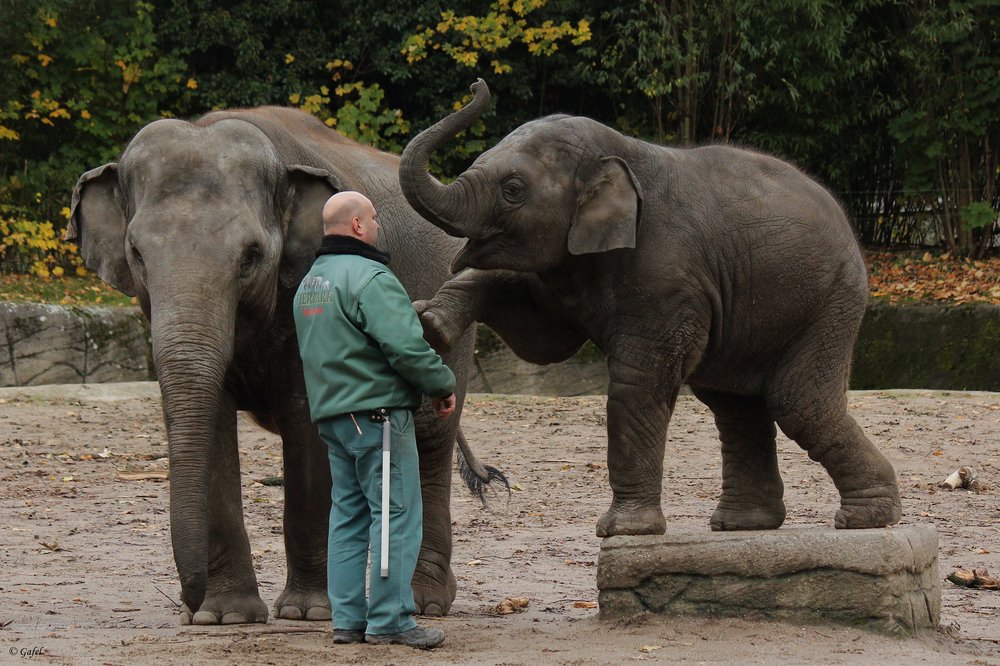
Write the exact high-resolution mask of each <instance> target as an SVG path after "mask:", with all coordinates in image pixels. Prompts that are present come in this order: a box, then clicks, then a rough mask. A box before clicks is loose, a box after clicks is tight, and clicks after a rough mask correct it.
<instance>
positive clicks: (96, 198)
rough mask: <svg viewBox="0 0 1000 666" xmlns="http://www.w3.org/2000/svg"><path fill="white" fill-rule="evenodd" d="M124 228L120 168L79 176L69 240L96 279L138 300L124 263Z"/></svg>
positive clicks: (106, 167) (109, 166)
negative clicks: (77, 247) (76, 247)
mask: <svg viewBox="0 0 1000 666" xmlns="http://www.w3.org/2000/svg"><path fill="white" fill-rule="evenodd" d="M125 224H126V222H125V214H124V213H123V212H122V207H121V204H120V203H119V201H118V165H117V164H116V163H114V162H112V163H111V164H105V165H104V166H101V167H97V168H96V169H91V170H90V171H88V172H87V173H85V174H83V175H82V176H80V179H79V180H78V181H76V187H74V188H73V198H72V199H71V201H70V213H69V224H68V225H67V226H66V240H68V241H74V242H76V244H77V245H78V246H79V248H80V256H82V257H83V261H84V263H86V264H87V268H89V269H90V270H92V271H94V273H96V274H97V277H99V278H101V279H102V280H104V281H105V282H107V283H108V284H109V285H111V286H112V287H114V288H115V289H117V290H118V291H120V292H122V293H123V294H126V295H128V296H135V295H136V288H135V280H133V279H132V271H131V270H130V269H129V267H128V261H126V259H125Z"/></svg>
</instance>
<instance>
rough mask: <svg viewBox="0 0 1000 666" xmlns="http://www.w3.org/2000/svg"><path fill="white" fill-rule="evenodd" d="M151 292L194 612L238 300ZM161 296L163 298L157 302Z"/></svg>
mask: <svg viewBox="0 0 1000 666" xmlns="http://www.w3.org/2000/svg"><path fill="white" fill-rule="evenodd" d="M187 293H188V295H185V296H183V297H175V298H168V299H157V298H156V297H155V292H154V294H152V295H153V298H152V299H151V300H152V302H151V306H152V307H151V312H152V318H151V322H150V329H151V333H152V343H153V359H154V361H155V363H156V372H157V376H158V378H159V382H160V392H161V394H162V398H163V418H164V421H165V422H166V426H167V438H168V440H169V445H170V446H169V452H170V538H171V543H172V545H173V550H174V561H175V563H176V564H177V572H178V574H179V575H180V580H181V601H182V602H183V603H184V604H186V605H187V607H188V609H190V611H191V612H192V613H195V612H197V610H198V608H199V607H200V606H201V604H202V602H203V601H204V599H205V592H206V588H207V586H208V530H209V526H208V493H209V485H210V479H211V471H212V470H211V460H212V448H213V445H214V443H215V441H216V427H217V425H216V424H217V421H218V408H219V404H220V400H221V397H222V386H223V380H224V378H225V374H226V369H227V367H228V366H229V364H230V362H231V360H232V357H233V330H234V321H235V304H234V305H233V306H231V307H226V306H225V304H224V301H222V300H221V299H219V298H218V297H216V298H214V299H213V305H217V306H218V307H217V309H214V310H213V308H211V307H206V304H205V302H204V301H203V300H202V299H200V298H197V297H195V296H194V295H193V294H192V293H191V292H187ZM157 301H160V302H157Z"/></svg>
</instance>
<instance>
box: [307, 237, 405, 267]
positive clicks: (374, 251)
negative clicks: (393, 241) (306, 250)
mask: <svg viewBox="0 0 1000 666" xmlns="http://www.w3.org/2000/svg"><path fill="white" fill-rule="evenodd" d="M324 254H356V255H358V256H361V257H364V258H365V259H371V260H372V261H377V262H379V263H380V264H383V265H386V266H388V265H389V259H390V257H389V253H388V252H382V251H381V250H379V249H378V248H376V247H375V246H374V245H369V244H368V243H366V242H364V241H363V240H359V239H357V238H354V237H353V236H342V235H340V234H330V235H328V236H323V242H322V243H320V246H319V249H318V250H316V256H317V257H320V256H322V255H324Z"/></svg>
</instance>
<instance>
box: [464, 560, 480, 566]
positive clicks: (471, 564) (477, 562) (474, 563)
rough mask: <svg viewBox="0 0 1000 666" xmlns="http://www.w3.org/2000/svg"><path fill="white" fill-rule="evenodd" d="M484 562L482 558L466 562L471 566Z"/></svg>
mask: <svg viewBox="0 0 1000 666" xmlns="http://www.w3.org/2000/svg"><path fill="white" fill-rule="evenodd" d="M482 563H483V561H482V560H472V561H471V562H466V564H468V565H469V566H474V565H476V564H482Z"/></svg>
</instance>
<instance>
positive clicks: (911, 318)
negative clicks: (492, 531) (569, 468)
mask: <svg viewBox="0 0 1000 666" xmlns="http://www.w3.org/2000/svg"><path fill="white" fill-rule="evenodd" d="M154 375H155V372H154V369H153V363H152V353H151V350H150V347H149V326H148V324H147V323H146V320H145V319H144V318H143V316H142V314H141V313H140V312H139V310H138V309H137V308H124V309H122V308H106V307H103V308H102V307H92V308H76V307H64V306H58V305H38V304H30V303H28V304H11V303H0V386H34V385H39V384H63V383H66V384H68V383H76V384H79V383H100V382H119V381H143V380H148V379H153V378H154ZM607 385H608V373H607V366H606V364H605V361H604V357H603V356H602V355H601V353H600V352H599V351H598V350H597V349H596V348H595V347H594V346H593V344H591V343H588V344H587V345H585V346H584V348H583V350H582V351H581V352H580V353H579V354H577V355H576V356H574V357H573V358H572V359H570V360H568V361H566V362H565V363H556V364H552V365H543V366H542V365H533V364H531V363H527V362H525V361H522V360H520V359H519V358H517V357H516V356H514V355H513V354H512V353H511V351H510V350H509V349H507V347H506V346H505V345H504V344H503V343H502V342H500V340H499V338H498V337H497V336H496V335H495V334H494V333H492V332H491V331H490V330H489V329H486V328H484V327H480V336H479V341H478V343H477V350H476V356H475V367H474V371H473V375H472V377H471V379H470V384H469V390H470V391H472V392H477V393H522V394H528V395H562V396H573V395H600V394H604V393H605V392H606V391H607ZM851 388H852V389H874V390H877V389H892V388H924V389H943V390H968V391H1000V306H997V305H969V306H962V307H948V306H903V307H891V306H888V305H872V306H870V307H869V308H868V312H867V314H866V315H865V319H864V321H863V322H862V325H861V332H860V333H859V335H858V341H857V345H856V346H855V353H854V366H853V371H852V376H851Z"/></svg>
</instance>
